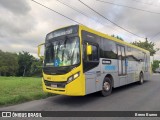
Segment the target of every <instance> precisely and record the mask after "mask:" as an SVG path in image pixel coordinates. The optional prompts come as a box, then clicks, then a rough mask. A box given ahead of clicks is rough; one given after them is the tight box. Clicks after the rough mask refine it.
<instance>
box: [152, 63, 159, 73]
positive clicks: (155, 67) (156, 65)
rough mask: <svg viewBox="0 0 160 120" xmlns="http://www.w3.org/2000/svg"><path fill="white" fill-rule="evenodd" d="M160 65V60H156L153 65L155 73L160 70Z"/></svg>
mask: <svg viewBox="0 0 160 120" xmlns="http://www.w3.org/2000/svg"><path fill="white" fill-rule="evenodd" d="M159 64H160V61H159V60H154V61H153V64H152V71H153V72H155V70H156V69H157V68H159Z"/></svg>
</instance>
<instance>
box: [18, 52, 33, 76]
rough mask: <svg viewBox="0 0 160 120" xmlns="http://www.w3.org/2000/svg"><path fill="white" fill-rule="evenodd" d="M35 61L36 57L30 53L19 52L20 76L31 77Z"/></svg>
mask: <svg viewBox="0 0 160 120" xmlns="http://www.w3.org/2000/svg"><path fill="white" fill-rule="evenodd" d="M33 60H34V57H33V56H32V55H30V54H29V52H24V51H23V52H19V54H18V64H19V68H18V73H17V75H18V76H29V75H30V69H31V65H32V62H33Z"/></svg>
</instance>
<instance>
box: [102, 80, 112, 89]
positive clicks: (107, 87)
mask: <svg viewBox="0 0 160 120" xmlns="http://www.w3.org/2000/svg"><path fill="white" fill-rule="evenodd" d="M110 87H111V86H110V84H109V83H108V82H104V84H103V88H104V90H105V91H109V90H110Z"/></svg>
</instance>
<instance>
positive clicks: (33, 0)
mask: <svg viewBox="0 0 160 120" xmlns="http://www.w3.org/2000/svg"><path fill="white" fill-rule="evenodd" d="M31 1H32V2H35V3H36V4H39V5H41V6H43V7H45V8H47V9H49V10H51V11H52V12H55V13H57V14H59V15H61V16H63V17H65V18H67V19H69V20H71V21H73V22H75V23H78V24H81V25H83V24H82V23H80V22H78V21H76V20H74V19H72V18H69V17H67V16H65V15H63V14H61V13H59V12H57V11H55V10H53V9H51V8H49V7H47V6H45V5H43V4H41V3H39V2H37V1H35V0H31Z"/></svg>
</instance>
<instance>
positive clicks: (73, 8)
mask: <svg viewBox="0 0 160 120" xmlns="http://www.w3.org/2000/svg"><path fill="white" fill-rule="evenodd" d="M57 1H58V2H60V3H61V4H63V5H65V6H67V7H69V8H71V9H72V10H75V11H77V12H78V13H80V14H82V15H84V16H86V17H88V18H89V19H92V20H94V21H95V22H97V23H100V24H101V25H103V26H106V25H104V23H102V22H100V21H97V20H95V19H94V18H92V17H90V16H88V15H87V14H85V13H84V12H82V11H80V10H78V9H76V8H75V7H72V6H71V5H69V4H66V3H64V2H62V1H60V0H57ZM113 29H114V30H115V31H117V30H116V29H115V28H113ZM114 30H112V32H113V31H114ZM115 31H114V32H115Z"/></svg>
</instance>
